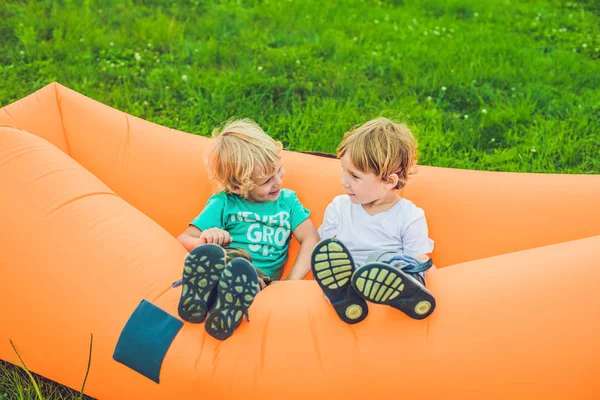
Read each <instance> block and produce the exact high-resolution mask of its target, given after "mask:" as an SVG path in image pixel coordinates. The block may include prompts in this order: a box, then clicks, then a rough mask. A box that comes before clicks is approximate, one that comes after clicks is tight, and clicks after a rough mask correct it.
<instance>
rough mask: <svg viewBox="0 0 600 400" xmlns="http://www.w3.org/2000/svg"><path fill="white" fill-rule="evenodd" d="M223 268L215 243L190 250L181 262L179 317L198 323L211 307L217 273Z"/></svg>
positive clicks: (221, 252)
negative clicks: (183, 261) (182, 264)
mask: <svg viewBox="0 0 600 400" xmlns="http://www.w3.org/2000/svg"><path fill="white" fill-rule="evenodd" d="M224 268H225V251H224V250H223V248H222V247H220V246H217V245H216V244H205V245H202V246H199V247H196V248H195V249H193V250H192V251H191V252H190V254H188V255H187V257H186V259H185V264H184V266H183V278H182V286H183V288H182V289H181V298H180V299H179V306H178V309H177V310H178V312H179V316H180V317H181V318H182V319H183V320H185V321H188V322H193V323H200V322H202V321H204V319H205V318H206V313H207V312H208V310H209V309H210V308H211V307H212V303H214V300H215V297H216V290H215V289H216V287H217V283H218V282H219V277H220V276H221V272H222V271H223V269H224Z"/></svg>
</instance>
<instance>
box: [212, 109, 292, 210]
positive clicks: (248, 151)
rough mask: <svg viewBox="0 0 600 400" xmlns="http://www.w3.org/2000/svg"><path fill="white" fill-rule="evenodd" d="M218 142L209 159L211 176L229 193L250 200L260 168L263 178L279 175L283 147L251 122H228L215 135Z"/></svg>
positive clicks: (213, 135) (246, 120)
mask: <svg viewBox="0 0 600 400" xmlns="http://www.w3.org/2000/svg"><path fill="white" fill-rule="evenodd" d="M212 137H213V138H215V141H214V143H213V145H212V146H211V148H210V149H209V152H208V156H207V164H208V175H209V177H210V178H211V179H214V180H216V181H217V182H218V183H219V184H220V185H221V186H222V189H223V190H224V191H225V192H226V193H234V194H237V195H240V196H242V197H243V198H245V199H247V198H248V193H249V192H250V191H251V190H252V189H254V188H255V187H256V183H255V182H253V181H252V179H251V177H252V173H253V172H254V169H255V168H256V167H257V166H258V167H260V168H261V170H262V174H263V176H269V175H271V174H273V173H275V168H276V166H277V160H278V159H279V157H280V155H281V150H282V149H283V146H282V144H281V142H278V141H275V140H274V139H273V138H271V137H270V136H269V135H267V134H266V133H265V132H264V131H263V130H262V129H261V127H260V126H258V124H256V123H255V122H254V121H252V120H250V119H240V120H232V121H228V122H227V123H226V124H225V126H224V127H223V128H222V129H219V128H217V129H215V130H214V131H213V133H212Z"/></svg>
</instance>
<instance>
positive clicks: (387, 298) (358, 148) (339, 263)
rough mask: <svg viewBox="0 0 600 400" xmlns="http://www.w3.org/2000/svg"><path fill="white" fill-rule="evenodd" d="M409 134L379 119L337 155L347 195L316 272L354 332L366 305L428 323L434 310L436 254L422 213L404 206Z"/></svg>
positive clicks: (325, 228) (330, 209)
mask: <svg viewBox="0 0 600 400" xmlns="http://www.w3.org/2000/svg"><path fill="white" fill-rule="evenodd" d="M416 147H417V146H416V141H415V138H414V136H413V135H412V133H411V132H410V130H409V129H408V127H406V126H405V125H401V124H397V123H395V122H394V121H391V120H389V119H386V118H377V119H375V120H372V121H369V122H367V123H365V124H364V125H362V126H360V127H358V128H356V129H354V130H352V131H350V132H348V133H346V135H345V136H344V140H343V141H342V143H341V144H340V146H339V147H338V149H337V153H338V157H339V158H340V159H341V163H342V179H341V183H342V187H343V188H344V190H345V191H346V194H345V195H341V196H338V197H336V198H335V199H333V201H332V202H331V203H330V204H329V205H328V206H327V209H326V211H325V216H324V219H323V224H322V225H321V227H320V228H319V235H320V237H321V239H322V240H321V242H319V243H318V244H317V245H316V246H315V249H314V251H313V253H312V259H311V267H312V271H313V275H314V278H315V280H316V281H317V282H318V284H319V286H321V288H322V289H323V292H324V293H325V295H326V297H327V299H328V300H329V302H330V303H331V304H332V305H333V307H334V309H335V310H336V312H337V314H338V315H339V317H340V318H341V319H342V320H343V321H345V322H347V323H349V324H354V323H357V322H360V321H362V320H363V319H364V318H365V317H366V316H367V314H368V307H367V303H366V301H370V302H373V303H378V304H386V305H389V306H391V307H394V308H397V309H399V310H400V311H402V312H404V313H405V314H407V315H408V316H409V317H411V318H415V319H423V318H426V317H427V316H429V315H430V314H431V313H432V312H433V310H434V309H435V299H434V297H433V296H432V295H431V293H430V292H429V291H428V290H427V289H426V287H425V271H426V270H427V269H428V268H430V267H431V266H432V262H431V259H430V258H429V257H428V256H427V254H428V253H431V252H432V251H433V241H432V240H431V239H430V238H429V236H428V228H427V222H426V220H425V214H424V212H423V210H422V209H420V208H419V207H417V206H415V205H414V204H413V203H412V202H411V201H409V200H407V199H403V198H402V197H400V195H398V193H397V192H396V190H398V189H402V188H403V187H404V186H405V185H406V182H407V180H408V175H409V174H410V173H411V171H412V170H413V168H414V167H415V165H416V159H417V151H416Z"/></svg>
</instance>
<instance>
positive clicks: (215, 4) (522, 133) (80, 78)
mask: <svg viewBox="0 0 600 400" xmlns="http://www.w3.org/2000/svg"><path fill="white" fill-rule="evenodd" d="M0 21H2V23H1V24H0V82H1V84H0V106H3V105H6V104H8V103H10V102H13V101H15V100H18V99H20V98H22V97H24V96H26V95H28V94H30V93H32V92H33V91H35V90H37V89H39V88H41V87H42V86H44V85H46V84H47V83H49V82H52V81H58V82H60V83H61V84H63V85H66V86H68V87H70V88H72V89H74V90H77V91H79V92H81V93H83V94H85V95H87V96H90V97H92V98H94V99H96V100H98V101H101V102H103V103H105V104H108V105H110V106H113V107H116V108H118V109H121V110H123V111H125V112H128V113H130V114H133V115H136V116H139V117H141V118H145V119H148V120H150V121H153V122H156V123H159V124H162V125H166V126H169V127H172V128H175V129H180V130H183V131H188V132H193V133H198V134H201V135H208V134H209V133H210V131H211V130H212V129H213V128H214V127H216V126H217V125H219V124H220V123H222V122H223V121H225V120H226V119H228V118H230V117H232V116H237V117H250V118H253V119H255V120H256V121H257V122H258V123H259V124H261V125H262V126H263V127H264V128H265V130H266V131H267V132H268V133H270V134H271V135H273V136H274V137H276V138H278V139H279V140H281V141H283V143H284V145H285V146H286V147H287V148H288V149H291V150H299V151H324V152H334V151H335V147H336V145H337V143H338V142H339V141H340V139H341V138H342V136H343V134H344V132H345V131H347V130H348V129H349V128H350V127H352V126H353V125H356V124H359V123H362V122H364V121H366V120H368V119H371V118H374V117H377V116H380V115H384V116H388V117H392V118H396V119H399V120H402V121H405V122H408V123H409V124H410V125H411V126H412V127H413V129H414V132H415V134H416V135H417V136H418V138H419V142H420V163H421V164H424V165H436V166H444V167H456V168H467V169H482V170H494V171H527V172H555V173H600V2H598V1H597V0H580V1H562V0H560V1H559V0H526V1H517V0H486V1H480V0H388V1H372V0H362V1H360V0H347V1H336V2H334V1H330V0H302V1H289V0H283V1H282V0H278V1H275V0H263V1H259V0H254V1H249V0H235V1H234V0H222V1H177V2H175V1H167V0H147V1H144V2H141V1H138V2H134V1H131V0H122V1H115V0H103V1H94V0H85V1H75V0H70V1H67V0H62V1H50V0H40V1H33V0H31V1H17V0H0ZM484 110H485V111H484ZM44 385H45V384H44ZM44 387H46V386H44ZM47 387H48V388H52V386H51V385H50V386H47ZM48 390H54V389H48ZM62 390H63V389H60V388H59V389H56V391H55V392H54V393H55V394H52V395H48V398H49V399H52V398H57V399H63V398H64V399H67V398H72V397H68V396H69V395H68V394H67V395H65V394H62V393H63V392H62ZM6 393H9V395H7V394H6ZM21 393H23V394H21ZM26 393H29V394H26ZM16 394H18V397H14V398H23V399H29V398H32V397H31V388H30V387H29V386H27V380H26V379H24V377H23V375H22V374H21V373H20V372H19V371H16V370H15V369H14V368H12V367H9V366H7V364H0V399H3V397H2V396H4V397H6V398H13V395H14V396H17V395H16ZM7 396H8V397H7ZM19 396H20V397H19ZM52 396H56V397H52ZM60 396H63V397H60Z"/></svg>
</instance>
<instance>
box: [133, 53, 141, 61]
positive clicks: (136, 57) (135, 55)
mask: <svg viewBox="0 0 600 400" xmlns="http://www.w3.org/2000/svg"><path fill="white" fill-rule="evenodd" d="M133 57H134V58H135V61H140V60H141V59H142V56H140V53H135V54H134V55H133Z"/></svg>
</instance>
